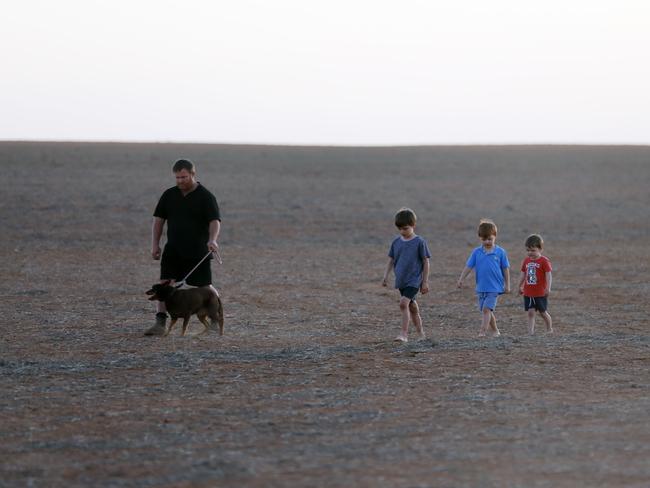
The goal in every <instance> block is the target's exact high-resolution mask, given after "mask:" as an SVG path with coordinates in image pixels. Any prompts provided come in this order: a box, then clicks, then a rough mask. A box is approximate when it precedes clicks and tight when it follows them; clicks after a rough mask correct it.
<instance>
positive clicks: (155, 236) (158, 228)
mask: <svg viewBox="0 0 650 488" xmlns="http://www.w3.org/2000/svg"><path fill="white" fill-rule="evenodd" d="M164 227H165V219H161V218H160V217H154V218H153V224H152V225H151V257H152V258H154V259H156V260H158V259H160V255H161V254H162V252H161V250H160V238H161V237H162V233H163V228H164Z"/></svg>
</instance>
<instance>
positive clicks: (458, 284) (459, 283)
mask: <svg viewBox="0 0 650 488" xmlns="http://www.w3.org/2000/svg"><path fill="white" fill-rule="evenodd" d="M456 286H457V287H458V288H462V287H463V280H458V283H456Z"/></svg>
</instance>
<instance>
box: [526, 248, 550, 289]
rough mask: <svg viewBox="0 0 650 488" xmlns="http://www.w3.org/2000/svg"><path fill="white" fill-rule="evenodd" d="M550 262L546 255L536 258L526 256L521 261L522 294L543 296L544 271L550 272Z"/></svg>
mask: <svg viewBox="0 0 650 488" xmlns="http://www.w3.org/2000/svg"><path fill="white" fill-rule="evenodd" d="M552 270H553V269H552V268H551V262H550V261H549V260H548V258H547V257H546V256H540V257H539V258H538V259H535V260H533V259H530V258H529V257H527V258H526V259H524V262H523V263H521V271H522V272H523V273H525V276H524V296H526V297H543V296H544V295H545V293H544V292H545V290H546V273H549V272H551V271H552Z"/></svg>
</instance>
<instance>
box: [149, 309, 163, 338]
mask: <svg viewBox="0 0 650 488" xmlns="http://www.w3.org/2000/svg"><path fill="white" fill-rule="evenodd" d="M166 333H167V314H166V313H163V312H158V313H157V314H156V324H155V325H154V326H153V327H151V328H150V329H147V330H146V331H145V333H144V335H146V336H164V335H165V334H166Z"/></svg>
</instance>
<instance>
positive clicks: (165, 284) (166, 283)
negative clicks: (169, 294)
mask: <svg viewBox="0 0 650 488" xmlns="http://www.w3.org/2000/svg"><path fill="white" fill-rule="evenodd" d="M171 282H172V280H165V281H163V282H161V283H160V284H161V285H163V286H167V285H169V284H170V283H171Z"/></svg>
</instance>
